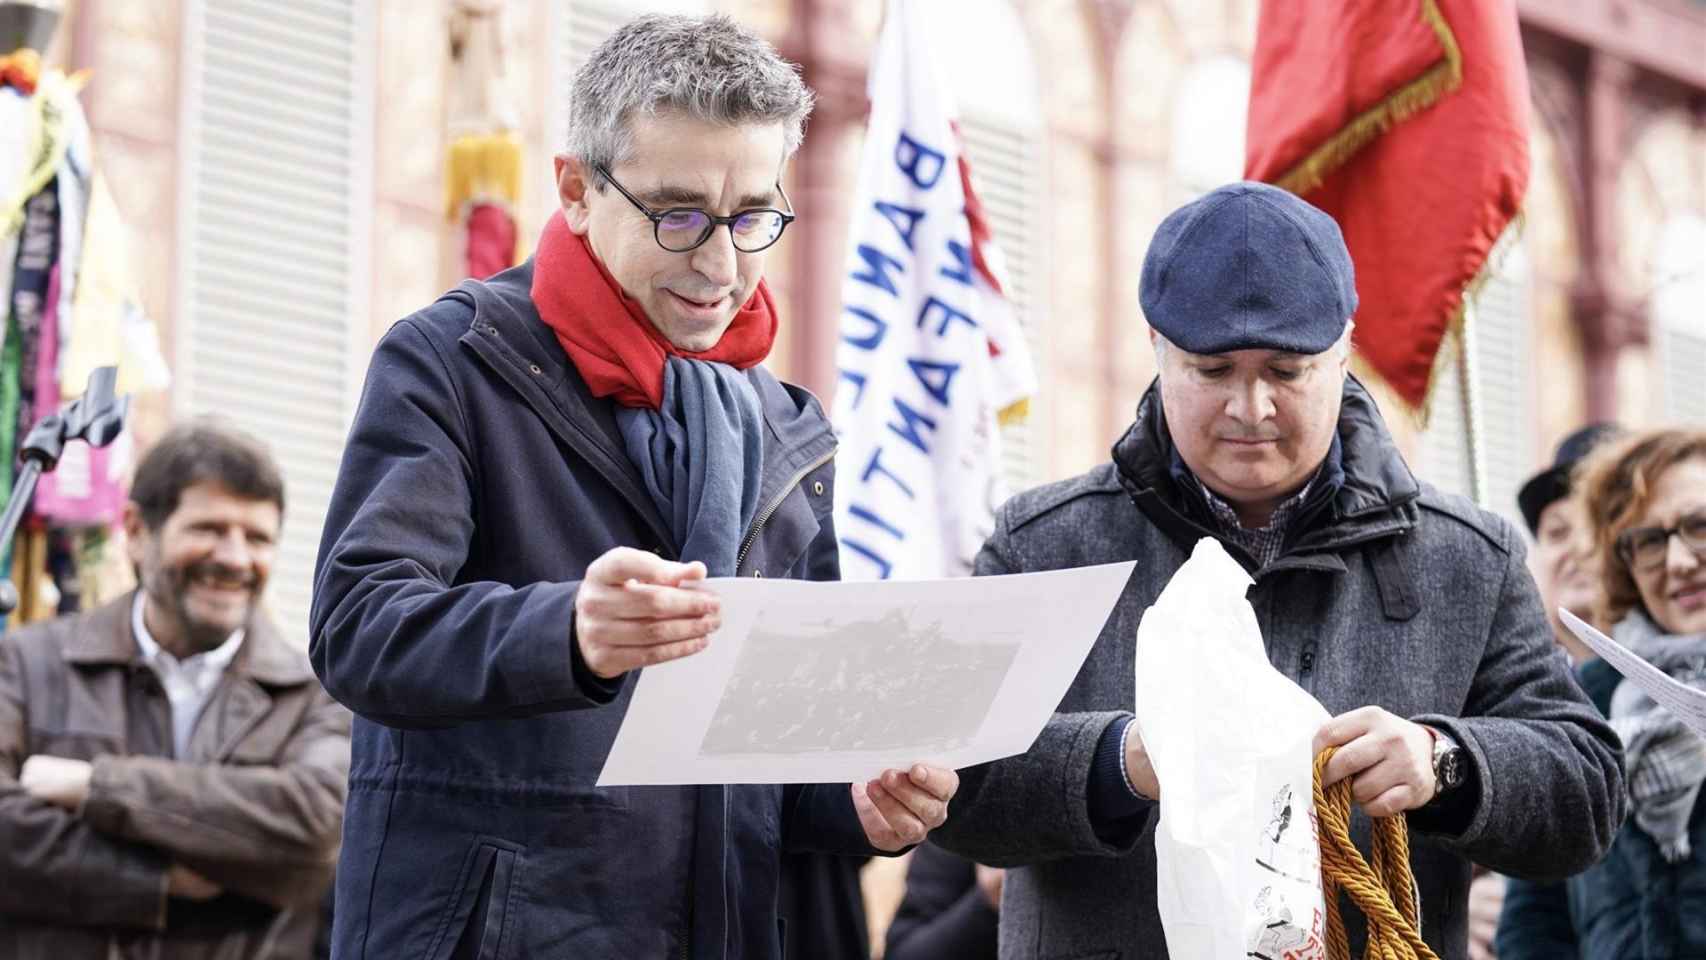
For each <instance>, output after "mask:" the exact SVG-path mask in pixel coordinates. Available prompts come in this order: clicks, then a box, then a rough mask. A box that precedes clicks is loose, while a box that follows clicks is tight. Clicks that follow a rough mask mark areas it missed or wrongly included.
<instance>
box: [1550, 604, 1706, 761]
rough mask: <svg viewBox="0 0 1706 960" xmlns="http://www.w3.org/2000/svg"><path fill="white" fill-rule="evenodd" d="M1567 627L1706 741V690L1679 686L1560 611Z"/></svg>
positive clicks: (1658, 670) (1597, 632)
mask: <svg viewBox="0 0 1706 960" xmlns="http://www.w3.org/2000/svg"><path fill="white" fill-rule="evenodd" d="M1558 612H1559V613H1560V614H1561V615H1562V616H1563V619H1564V626H1566V627H1569V628H1570V632H1571V633H1573V634H1575V635H1576V636H1578V637H1580V638H1581V640H1582V642H1583V643H1585V644H1587V645H1588V646H1589V647H1591V648H1593V652H1594V653H1597V654H1599V655H1600V656H1601V657H1603V658H1604V659H1605V662H1606V663H1609V664H1611V665H1612V666H1613V667H1615V668H1617V672H1618V673H1621V674H1623V676H1625V677H1627V678H1628V679H1629V680H1631V681H1633V682H1634V684H1635V685H1636V686H1638V687H1640V688H1641V689H1642V690H1645V691H1646V692H1647V696H1649V697H1652V698H1653V702H1654V703H1657V704H1658V705H1659V706H1661V707H1664V708H1665V709H1666V710H1669V711H1670V712H1671V713H1672V714H1674V715H1675V716H1676V718H1677V719H1678V720H1681V721H1682V723H1683V725H1684V726H1686V727H1688V729H1690V730H1693V731H1694V732H1695V733H1698V734H1700V735H1701V736H1703V737H1706V690H1696V689H1695V688H1693V687H1691V686H1689V685H1687V684H1685V683H1680V682H1678V681H1676V680H1673V679H1671V677H1670V676H1669V675H1668V674H1666V673H1665V672H1664V671H1663V670H1660V669H1659V668H1658V667H1655V666H1653V665H1652V664H1650V663H1648V662H1647V661H1645V660H1643V659H1641V657H1640V655H1639V654H1637V653H1635V652H1634V651H1633V650H1630V649H1629V648H1628V647H1625V646H1624V645H1623V644H1621V643H1618V642H1617V641H1616V640H1613V639H1611V638H1610V637H1608V636H1606V635H1605V634H1603V633H1600V632H1599V631H1598V630H1595V629H1594V628H1593V627H1592V625H1590V624H1588V623H1586V622H1584V621H1583V620H1582V619H1581V618H1580V617H1578V616H1576V615H1575V614H1573V613H1571V612H1570V611H1568V610H1562V609H1561V610H1559V611H1558Z"/></svg>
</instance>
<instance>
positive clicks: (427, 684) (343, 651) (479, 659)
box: [309, 320, 616, 727]
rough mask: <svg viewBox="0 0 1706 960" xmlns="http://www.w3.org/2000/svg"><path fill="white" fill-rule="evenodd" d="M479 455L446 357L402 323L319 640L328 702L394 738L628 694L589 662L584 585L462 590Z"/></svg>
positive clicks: (330, 568)
mask: <svg viewBox="0 0 1706 960" xmlns="http://www.w3.org/2000/svg"><path fill="white" fill-rule="evenodd" d="M471 449H472V446H471V437H470V435H469V428H468V423H467V421H466V419H465V418H464V416H463V411H462V404H461V398H460V394H459V392H458V386H457V383H456V382H455V379H454V378H453V377H452V376H451V374H450V371H449V369H448V368H447V367H446V365H445V362H444V360H443V358H442V357H441V356H440V355H439V352H438V350H437V348H436V347H435V346H434V344H433V343H432V342H431V341H430V340H429V339H428V338H427V335H426V334H425V333H423V332H422V331H421V330H420V329H419V328H417V327H416V326H415V325H414V323H412V322H411V321H409V320H404V321H402V322H400V323H398V324H397V325H396V326H395V327H393V328H392V329H391V332H390V333H388V334H387V335H386V336H385V338H384V339H383V340H381V341H380V343H379V347H378V348H377V350H376V351H375V352H374V355H373V360H372V364H371V366H370V367H369V368H368V374H367V384H366V386H365V387H364V389H363V391H362V399H361V405H360V408H359V409H358V410H357V411H356V417H355V423H354V425H353V426H352V427H351V429H350V437H349V444H348V446H347V447H346V448H345V450H344V458H343V464H342V466H341V467H340V468H339V470H338V479H337V485H336V487H335V488H334V490H333V493H332V502H331V505H330V508H329V509H328V510H327V514H326V527H325V533H324V535H323V536H322V537H321V540H320V555H319V562H318V564H317V565H316V570H315V589H314V606H313V612H312V616H311V623H310V626H311V634H310V641H309V654H310V656H311V657H312V659H313V662H314V671H315V673H317V674H318V675H319V677H320V680H321V682H323V683H324V684H325V685H326V689H327V691H329V692H330V693H331V694H332V696H334V697H336V698H337V699H338V700H340V701H342V702H343V703H344V704H345V705H346V706H348V707H349V708H350V709H352V710H354V711H355V712H357V713H359V714H362V715H363V716H366V717H368V718H370V719H373V720H376V721H378V722H380V723H385V724H389V725H392V726H403V727H408V726H449V725H453V724H455V723H458V722H461V721H464V720H472V719H480V718H489V717H501V716H527V715H533V714H539V713H546V712H551V711H559V710H568V709H574V708H580V707H590V706H596V705H599V704H602V703H607V702H609V700H610V699H611V698H613V697H614V696H615V693H616V687H615V686H613V685H610V684H604V683H601V682H600V681H598V680H597V678H595V677H593V676H592V675H591V673H590V672H586V671H585V670H584V668H583V667H582V666H581V665H580V664H579V662H578V658H577V656H576V653H575V646H576V645H575V642H574V633H573V618H574V605H575V592H576V590H577V588H578V586H579V584H578V582H565V583H535V584H529V585H527V586H523V587H511V586H509V585H507V584H502V583H493V582H476V583H462V584H457V583H456V581H457V574H458V573H459V571H461V569H462V568H463V565H464V564H465V563H466V562H467V558H468V553H469V547H470V544H471V543H472V541H473V537H474V490H475V486H474V483H475V478H474V468H473V460H472V458H471V456H470V453H469V451H470V450H471ZM453 584H454V585H453ZM581 674H584V676H582V675H581Z"/></svg>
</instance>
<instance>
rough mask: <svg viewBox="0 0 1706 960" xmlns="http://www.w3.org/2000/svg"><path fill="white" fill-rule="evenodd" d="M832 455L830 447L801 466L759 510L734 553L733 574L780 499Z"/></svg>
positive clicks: (832, 451) (755, 541)
mask: <svg viewBox="0 0 1706 960" xmlns="http://www.w3.org/2000/svg"><path fill="white" fill-rule="evenodd" d="M834 456H835V448H834V447H830V448H829V452H827V453H825V454H824V455H823V456H821V457H818V458H817V459H816V460H813V461H812V462H811V463H808V464H806V465H805V466H803V467H801V468H800V469H799V472H798V473H795V474H794V476H793V477H792V478H791V479H789V480H788V482H787V483H784V484H783V485H782V492H780V493H778V494H776V497H775V499H773V500H771V501H770V503H769V505H768V506H766V507H765V508H764V509H763V510H762V511H760V512H759V514H758V518H757V519H755V520H753V521H752V529H751V530H750V531H748V532H747V535H746V539H745V540H743V541H742V542H741V545H740V553H738V554H736V555H735V574H736V575H737V576H738V575H739V574H740V565H741V564H743V563H745V562H746V555H747V554H748V553H751V552H752V545H753V544H755V543H757V542H758V535H759V534H760V533H762V532H764V525H765V524H766V523H769V522H770V517H771V515H773V514H774V513H775V512H776V511H777V510H779V509H781V507H782V501H784V500H786V499H788V494H790V493H793V492H794V488H795V487H797V486H799V483H800V481H801V480H804V479H805V478H806V474H808V473H811V472H812V471H813V470H816V469H817V468H818V467H821V466H823V465H824V464H826V463H828V462H829V461H830V460H831V459H832V458H833V457H834Z"/></svg>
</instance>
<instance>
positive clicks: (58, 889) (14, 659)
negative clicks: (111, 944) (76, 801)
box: [0, 637, 170, 930]
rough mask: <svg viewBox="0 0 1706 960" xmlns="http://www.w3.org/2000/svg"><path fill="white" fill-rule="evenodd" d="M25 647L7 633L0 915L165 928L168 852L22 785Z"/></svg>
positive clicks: (0, 684)
mask: <svg viewBox="0 0 1706 960" xmlns="http://www.w3.org/2000/svg"><path fill="white" fill-rule="evenodd" d="M21 657H22V651H21V650H20V649H19V648H18V645H17V643H15V642H14V641H13V640H12V638H9V637H8V638H4V639H0V914H5V915H8V916H13V917H18V918H22V919H27V920H31V921H36V922H41V923H53V924H68V925H73V926H93V927H111V928H117V929H126V928H129V929H138V930H162V929H164V928H165V925H166V870H167V868H168V866H170V864H169V862H168V860H167V858H166V856H165V855H164V854H162V853H160V852H159V851H157V850H152V849H150V848H148V847H146V846H143V845H142V844H138V843H131V842H129V841H126V840H122V839H119V838H117V837H111V836H107V835H106V834H103V833H101V832H99V831H97V830H95V829H94V828H93V827H91V826H90V825H89V824H88V823H87V822H85V821H84V820H83V819H82V818H80V817H78V816H76V815H75V814H72V813H70V812H68V811H66V810H63V809H61V808H59V807H56V806H53V805H52V804H48V803H44V802H43V801H41V800H37V799H35V798H34V797H32V796H30V795H29V794H28V793H26V792H24V789H23V787H21V786H19V785H18V773H19V771H20V770H21V769H22V768H23V765H24V760H25V759H27V758H28V757H29V752H30V751H29V729H28V719H27V718H28V705H27V704H26V703H25V702H24V694H23V691H24V689H25V686H24V682H23V676H24V673H23V669H24V668H23V664H22V663H21Z"/></svg>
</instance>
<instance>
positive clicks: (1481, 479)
mask: <svg viewBox="0 0 1706 960" xmlns="http://www.w3.org/2000/svg"><path fill="white" fill-rule="evenodd" d="M1477 312H1478V311H1476V310H1475V309H1474V308H1473V307H1470V306H1467V305H1465V309H1464V311H1463V323H1462V325H1460V326H1459V327H1458V328H1457V380H1458V382H1459V383H1460V384H1462V386H1463V390H1462V392H1461V394H1460V396H1461V397H1462V400H1463V441H1464V446H1465V450H1466V452H1467V454H1468V457H1469V498H1470V499H1471V500H1474V501H1475V503H1476V504H1477V505H1479V506H1481V507H1483V508H1485V507H1486V506H1487V459H1486V455H1485V451H1484V450H1483V448H1482V446H1481V398H1480V393H1479V391H1478V390H1477V389H1476V387H1475V321H1476V313H1477Z"/></svg>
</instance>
